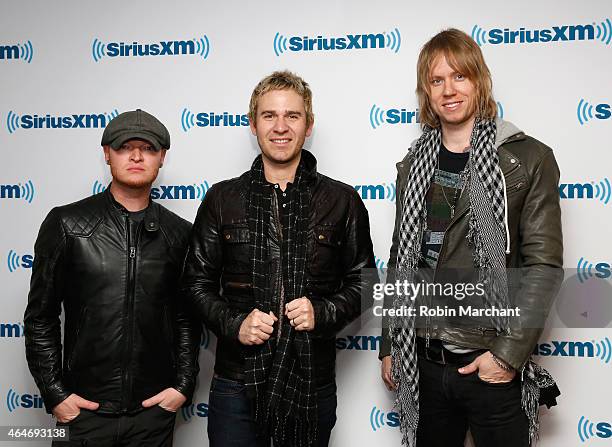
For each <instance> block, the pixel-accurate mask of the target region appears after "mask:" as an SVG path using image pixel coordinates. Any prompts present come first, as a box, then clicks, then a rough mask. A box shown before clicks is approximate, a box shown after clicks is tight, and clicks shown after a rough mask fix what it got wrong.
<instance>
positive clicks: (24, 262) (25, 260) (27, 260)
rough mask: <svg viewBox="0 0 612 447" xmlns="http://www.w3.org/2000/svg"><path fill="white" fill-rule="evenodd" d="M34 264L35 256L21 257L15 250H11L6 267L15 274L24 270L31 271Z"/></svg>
mask: <svg viewBox="0 0 612 447" xmlns="http://www.w3.org/2000/svg"><path fill="white" fill-rule="evenodd" d="M33 264H34V256H33V255H29V254H27V255H21V256H19V255H18V254H17V253H16V252H14V251H13V250H9V252H8V256H7V257H6V265H7V266H8V270H9V272H11V273H13V272H14V271H16V270H18V269H20V268H24V269H31V268H32V265H33Z"/></svg>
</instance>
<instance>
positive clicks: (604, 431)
mask: <svg viewBox="0 0 612 447" xmlns="http://www.w3.org/2000/svg"><path fill="white" fill-rule="evenodd" d="M578 437H579V438H580V442H586V441H588V440H589V439H591V438H601V439H609V438H612V423H610V422H591V421H590V420H589V419H587V418H586V417H584V416H580V419H579V420H578Z"/></svg>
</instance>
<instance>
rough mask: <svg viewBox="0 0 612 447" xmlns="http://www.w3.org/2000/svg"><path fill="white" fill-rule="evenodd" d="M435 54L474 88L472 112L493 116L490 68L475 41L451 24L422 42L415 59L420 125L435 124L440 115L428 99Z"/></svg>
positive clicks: (438, 124)
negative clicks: (464, 77)
mask: <svg viewBox="0 0 612 447" xmlns="http://www.w3.org/2000/svg"><path fill="white" fill-rule="evenodd" d="M439 55H444V56H445V57H446V60H447V62H448V64H449V65H450V66H451V67H452V68H453V70H457V71H458V72H459V73H461V74H463V75H464V76H466V77H467V78H468V79H469V80H470V81H472V82H473V83H474V86H475V88H476V116H479V117H481V118H487V119H494V118H495V117H496V116H497V104H496V103H495V100H494V99H493V82H492V80H491V72H490V71H489V67H487V64H486V62H485V60H484V57H483V55H482V51H481V50H480V47H479V46H478V44H477V43H476V42H475V41H474V39H472V38H471V37H470V36H469V35H467V34H466V33H464V32H463V31H460V30H458V29H455V28H449V29H447V30H444V31H442V32H440V33H438V34H436V35H435V36H434V37H432V38H431V39H430V40H429V42H427V43H426V44H425V45H423V48H422V49H421V53H420V54H419V60H418V62H417V87H416V94H417V97H418V99H419V115H420V121H421V125H422V126H430V127H439V126H440V119H439V118H438V116H437V115H436V113H435V112H434V111H433V110H432V108H431V105H430V103H429V89H430V82H429V81H430V76H431V69H432V65H433V63H434V61H435V60H436V58H437V57H438V56H439Z"/></svg>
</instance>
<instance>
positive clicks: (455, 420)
mask: <svg viewBox="0 0 612 447" xmlns="http://www.w3.org/2000/svg"><path fill="white" fill-rule="evenodd" d="M481 353H482V352H477V353H470V354H465V355H463V356H461V357H462V361H459V362H456V363H448V364H439V363H435V362H433V361H430V360H427V359H425V358H424V356H423V355H421V353H419V374H420V377H419V406H420V410H419V425H418V429H417V447H463V445H464V440H465V436H466V433H467V430H468V428H469V429H470V431H471V433H472V437H473V438H474V443H475V445H476V447H529V423H528V420H527V416H526V415H525V412H524V411H523V409H522V407H521V382H520V380H519V377H518V374H517V376H516V377H515V378H514V380H512V381H511V382H508V383H487V382H485V381H483V380H482V379H480V378H479V377H478V373H477V372H475V373H473V374H469V375H467V376H466V375H463V374H460V373H459V372H458V371H457V369H458V368H460V367H461V366H465V365H467V364H469V363H471V362H472V361H473V360H474V359H475V358H476V357H477V356H478V355H480V354H481Z"/></svg>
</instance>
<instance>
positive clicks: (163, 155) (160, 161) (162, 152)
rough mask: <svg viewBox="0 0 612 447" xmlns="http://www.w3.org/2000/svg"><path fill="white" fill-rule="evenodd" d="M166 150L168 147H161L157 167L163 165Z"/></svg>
mask: <svg viewBox="0 0 612 447" xmlns="http://www.w3.org/2000/svg"><path fill="white" fill-rule="evenodd" d="M166 152H168V149H162V150H161V158H160V159H159V167H160V168H161V167H162V166H163V165H164V160H165V159H166Z"/></svg>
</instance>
